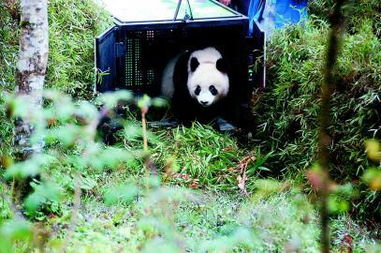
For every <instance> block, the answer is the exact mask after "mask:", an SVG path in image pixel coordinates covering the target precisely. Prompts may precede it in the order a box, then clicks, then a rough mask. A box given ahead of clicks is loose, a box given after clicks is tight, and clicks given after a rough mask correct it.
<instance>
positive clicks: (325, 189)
mask: <svg viewBox="0 0 381 253" xmlns="http://www.w3.org/2000/svg"><path fill="white" fill-rule="evenodd" d="M343 3H344V0H337V1H336V5H335V9H334V12H333V14H332V16H331V18H330V21H331V25H332V28H331V31H330V34H329V38H328V47H327V56H326V64H325V69H324V81H323V83H322V90H321V107H320V113H319V124H320V128H319V140H318V147H319V150H318V161H319V165H320V168H321V171H322V173H323V182H322V187H321V189H320V190H319V197H320V204H321V210H320V216H321V251H322V252H323V253H328V252H329V249H330V235H329V213H328V196H329V194H330V180H329V150H328V147H329V145H330V143H331V137H330V136H329V133H328V128H329V125H330V122H331V118H330V100H331V96H332V93H333V84H334V67H335V64H336V61H337V55H338V53H339V44H340V39H341V37H340V35H341V27H342V24H343V15H342V13H341V8H342V6H343Z"/></svg>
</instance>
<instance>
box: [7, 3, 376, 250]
mask: <svg viewBox="0 0 381 253" xmlns="http://www.w3.org/2000/svg"><path fill="white" fill-rule="evenodd" d="M11 3H13V1H6V2H2V3H0V94H1V96H0V129H1V130H0V157H1V165H0V168H1V169H2V170H1V172H0V173H1V174H2V175H1V176H2V182H3V178H5V177H7V176H8V178H9V177H10V176H9V173H14V174H13V175H14V176H15V175H21V174H22V173H24V172H25V170H24V169H25V168H26V169H28V170H27V171H29V172H25V173H26V175H30V174H29V173H31V172H30V170H29V169H30V167H28V166H26V167H25V165H34V166H32V167H33V168H36V170H37V171H38V172H40V173H42V184H41V185H40V186H38V185H34V187H35V193H34V195H32V197H31V198H29V202H28V201H27V202H26V204H25V208H26V209H25V210H26V213H25V215H26V216H27V217H28V219H29V220H30V221H32V223H30V222H26V221H19V220H17V219H15V218H17V213H15V212H14V211H13V210H12V206H11V205H10V202H9V201H7V200H8V199H9V196H10V191H11V187H9V185H10V184H9V183H7V184H0V193H1V195H0V196H1V200H0V245H1V247H0V252H9V251H18V252H28V251H30V250H31V248H32V247H43V248H45V249H47V250H48V251H60V250H61V249H65V248H66V249H67V250H68V251H69V252H85V251H90V252H98V251H99V252H114V251H117V250H120V251H125V252H137V251H146V252H178V251H181V250H183V251H185V250H191V251H195V252H204V251H205V250H210V251H212V252H231V251H244V252H245V251H255V252H269V251H270V252H271V251H273V252H279V251H286V252H298V251H302V252H318V251H319V243H318V239H319V238H318V234H319V226H318V221H317V220H318V215H317V211H316V209H315V206H314V205H313V203H314V197H315V196H314V193H313V191H312V190H311V188H310V186H309V184H307V181H306V177H305V173H306V170H307V169H308V168H310V167H311V166H312V165H313V162H314V161H315V154H316V139H317V136H316V135H317V122H316V118H317V113H318V110H319V85H320V83H321V81H322V77H323V75H322V73H321V71H322V69H323V63H324V55H325V45H326V40H327V39H326V38H327V33H328V29H329V25H328V22H327V18H328V14H329V13H330V11H331V4H330V1H320V0H316V1H311V4H310V13H311V17H310V19H309V21H308V22H307V23H306V24H304V25H300V26H295V27H290V28H288V29H286V30H283V31H279V32H277V33H275V34H274V36H273V37H272V39H271V40H270V41H269V45H268V50H269V51H268V55H269V56H268V57H269V58H268V66H267V67H268V70H269V77H268V80H269V83H268V88H267V89H266V91H265V92H264V93H260V94H256V96H258V98H259V100H258V102H257V103H256V104H255V105H254V108H253V112H254V113H255V115H256V117H257V119H258V127H257V132H256V133H254V138H253V139H254V141H253V142H252V143H251V144H250V145H249V146H245V147H242V145H239V144H238V143H237V140H236V139H235V138H233V137H231V136H229V135H227V134H222V133H219V132H216V131H215V130H213V129H212V128H211V127H209V126H203V125H199V124H194V125H193V126H192V127H190V128H185V127H178V128H175V129H160V130H157V129H151V131H150V132H149V133H148V140H149V157H150V159H149V160H147V154H145V153H144V152H142V146H143V144H142V143H143V138H144V136H143V134H142V132H141V122H140V120H139V119H137V118H135V117H134V116H131V117H129V118H128V119H127V121H126V122H125V124H124V129H123V130H122V131H121V132H120V133H119V135H120V138H119V142H118V143H116V145H114V146H112V147H110V146H105V145H104V144H102V143H100V142H99V140H98V139H97V138H93V137H91V136H92V135H90V137H89V135H88V134H89V132H88V128H87V127H88V126H89V125H91V122H93V120H95V119H96V118H97V113H96V108H97V107H95V106H94V104H90V103H87V102H85V101H84V100H83V99H86V100H87V101H89V100H90V101H92V100H93V99H94V97H93V93H92V90H93V89H92V85H93V81H94V78H93V77H94V69H93V68H94V62H93V39H94V37H95V36H96V35H98V34H100V33H101V32H102V31H103V30H104V29H106V28H107V27H108V26H109V25H110V23H111V22H110V20H109V18H108V16H107V15H106V14H104V13H103V12H102V11H101V10H100V9H99V8H98V7H96V6H94V5H93V3H92V1H90V0H84V1H74V0H67V1H64V0H52V1H50V2H49V15H50V16H49V23H50V59H49V67H48V75H47V82H46V83H47V87H50V88H57V89H59V90H60V91H62V92H65V93H68V94H70V95H72V96H73V98H74V99H71V98H70V97H68V96H65V95H54V94H56V93H53V95H52V94H50V95H49V94H48V95H47V97H48V98H49V100H50V101H51V104H50V106H48V107H47V108H46V114H45V116H44V117H43V120H41V121H40V123H44V125H43V127H42V129H43V130H42V131H41V132H40V133H38V134H39V135H40V136H41V135H43V136H45V137H44V138H46V141H47V146H46V149H45V152H44V155H46V156H43V157H39V158H38V157H37V158H38V159H37V158H33V159H34V160H32V161H29V163H26V164H21V165H20V164H17V163H16V164H12V159H11V154H12V124H11V122H12V121H11V120H10V119H9V117H8V116H9V115H7V113H8V114H9V110H8V111H7V110H6V108H10V107H9V106H6V105H5V103H8V105H9V103H11V104H12V103H13V104H14V105H15V106H16V105H18V102H17V100H15V101H14V100H12V99H11V100H8V99H6V96H5V95H7V94H10V93H12V92H13V90H14V85H15V80H14V72H15V62H16V60H17V58H16V57H17V51H18V39H15V38H18V34H17V31H18V25H19V14H18V11H17V5H15V6H14V5H12V4H11ZM380 9H381V6H380V3H379V2H378V1H377V0H369V1H365V0H364V1H363V2H362V5H361V6H360V5H358V6H356V5H352V4H350V5H347V7H346V18H347V26H346V31H345V36H344V38H345V39H344V42H343V44H342V53H341V54H340V56H339V64H338V66H337V70H336V72H337V80H338V82H337V83H338V86H337V87H336V89H335V93H334V96H333V104H332V111H333V115H332V116H333V122H332V123H333V126H332V134H333V138H334V141H333V145H332V148H331V154H332V166H331V170H332V171H331V174H332V177H333V178H334V179H335V180H336V181H337V182H339V183H343V184H344V187H342V188H341V190H340V194H339V195H337V196H335V199H334V201H331V202H330V203H331V211H332V212H333V213H334V214H335V216H334V217H333V218H332V229H333V231H332V238H333V240H332V246H333V248H334V249H335V250H337V251H338V250H345V249H348V248H352V249H353V250H354V251H355V252H364V251H367V252H377V251H378V250H380V249H379V248H377V245H376V240H379V239H380V234H379V231H380V230H379V229H378V228H379V226H378V225H377V224H375V223H374V222H375V221H376V219H377V215H379V214H380V213H379V210H380V206H379V204H380V195H379V193H377V192H376V191H370V190H368V189H369V188H368V185H367V184H366V180H365V183H363V180H362V176H363V174H364V172H365V171H366V169H367V168H369V167H373V168H374V169H375V171H379V170H380V163H379V162H377V161H371V160H369V159H368V158H367V156H366V154H365V145H364V141H365V140H366V139H368V138H378V139H381V136H380V131H379V130H380V127H381V126H380V122H381V120H380V118H381V111H380V108H381V102H380V93H381V85H380V83H381V80H380V79H381V75H380V73H381V55H380V54H379V52H380V49H381V43H380V35H381V28H380V27H381V25H380V23H381V22H380ZM59 94H60V93H59ZM119 95H120V94H119ZM117 96H118V95H116V97H117ZM120 96H125V97H128V95H127V94H122V95H120ZM98 99H99V98H98ZM103 99H104V100H103V101H108V103H111V102H113V101H114V100H115V99H116V98H115V97H107V96H106V97H104V98H103ZM10 101H11V102H10ZM12 101H14V102H12ZM92 102H94V103H95V104H97V102H95V101H92ZM59 108H69V109H67V110H63V111H62V110H59ZM22 111H23V110H20V111H19V112H22ZM78 111H80V112H82V113H83V112H84V113H85V114H80V115H81V116H82V117H83V118H84V119H86V120H84V121H78ZM49 115H50V116H49ZM51 115H55V117H54V118H53V119H54V120H53V121H52V118H51ZM37 116H38V115H37ZM94 131H95V130H94V129H92V130H91V131H90V133H94ZM83 154H87V156H84V155H83ZM88 154H91V155H88ZM120 157H124V159H122V160H121V159H120ZM147 161H148V162H150V161H151V162H153V164H155V167H156V168H155V169H156V170H157V171H159V172H160V175H161V177H160V178H158V177H152V178H151V177H148V178H147V177H146V174H147V173H146V165H147ZM23 166H24V167H23ZM151 167H152V166H151ZM5 168H7V170H5ZM148 168H150V166H148ZM151 169H152V168H151ZM5 174H8V175H5ZM8 182H9V181H8ZM345 183H351V184H350V185H349V184H345ZM160 185H162V186H160ZM345 187H347V188H345ZM346 190H347V191H346ZM47 192H50V193H51V194H50V195H47V194H46V193H47ZM345 192H350V193H348V194H346V193H345ZM305 193H308V194H307V195H305ZM354 193H358V194H354ZM79 194H80V195H81V202H79V201H78V199H77V198H76V196H78V195H79ZM246 194H247V195H246ZM353 196H355V197H356V198H354V199H353ZM346 200H351V201H352V202H353V203H352V204H351V205H350V206H349V202H346ZM28 203H29V204H28ZM346 210H350V211H351V212H350V213H349V214H348V213H345V212H343V211H346ZM350 214H355V215H356V217H357V220H353V219H352V218H351V217H352V215H350ZM364 217H367V218H370V217H374V218H371V219H369V223H368V224H372V226H364V222H363V221H364V220H365V219H364ZM348 241H350V242H348Z"/></svg>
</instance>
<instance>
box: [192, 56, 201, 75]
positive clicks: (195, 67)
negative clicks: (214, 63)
mask: <svg viewBox="0 0 381 253" xmlns="http://www.w3.org/2000/svg"><path fill="white" fill-rule="evenodd" d="M198 65H200V63H199V62H198V60H197V58H196V57H192V59H191V62H190V68H191V71H192V72H195V70H196V69H197V67H198Z"/></svg>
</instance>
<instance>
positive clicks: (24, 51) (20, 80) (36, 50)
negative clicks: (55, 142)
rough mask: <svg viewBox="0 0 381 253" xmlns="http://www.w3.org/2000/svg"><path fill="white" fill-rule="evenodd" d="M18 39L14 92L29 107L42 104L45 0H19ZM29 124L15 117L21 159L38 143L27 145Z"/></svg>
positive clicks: (46, 14) (30, 132) (45, 53)
mask: <svg viewBox="0 0 381 253" xmlns="http://www.w3.org/2000/svg"><path fill="white" fill-rule="evenodd" d="M20 6H21V38H20V52H19V60H18V63H17V76H16V77H17V78H16V80H17V94H18V95H21V96H25V99H24V101H25V103H27V104H28V108H29V109H30V110H33V111H34V110H39V109H41V106H42V91H43V87H44V81H45V73H46V67H47V62H48V50H49V49H48V43H49V39H48V2H47V0H21V1H20ZM32 132H33V127H32V125H31V124H30V122H29V120H28V119H26V118H23V119H18V120H16V127H15V140H14V144H15V148H16V150H17V151H16V152H17V158H18V159H19V160H25V159H26V158H28V157H29V156H30V155H31V154H33V153H34V152H40V150H41V145H34V146H32V145H31V144H30V141H29V138H30V136H31V134H32Z"/></svg>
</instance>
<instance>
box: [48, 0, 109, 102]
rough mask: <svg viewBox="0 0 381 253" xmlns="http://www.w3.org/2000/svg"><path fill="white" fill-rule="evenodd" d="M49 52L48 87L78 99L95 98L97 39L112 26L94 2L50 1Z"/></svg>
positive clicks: (86, 0) (88, 0)
mask: <svg viewBox="0 0 381 253" xmlns="http://www.w3.org/2000/svg"><path fill="white" fill-rule="evenodd" d="M49 25H50V26H49V29H50V30H49V33H50V51H49V66H48V73H47V86H49V87H53V88H58V89H60V90H61V91H65V92H67V93H69V94H72V95H73V96H75V97H81V98H89V97H92V95H93V94H92V93H93V85H94V82H95V77H94V73H95V70H94V39H95V37H96V36H98V35H99V34H100V33H102V32H103V31H104V30H105V29H106V28H107V27H108V26H110V25H111V19H110V16H109V14H107V13H105V12H104V11H103V10H102V9H101V8H99V7H98V6H96V5H95V4H94V1H92V0H85V1H76V0H54V1H49Z"/></svg>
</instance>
